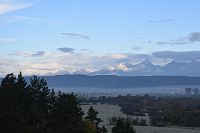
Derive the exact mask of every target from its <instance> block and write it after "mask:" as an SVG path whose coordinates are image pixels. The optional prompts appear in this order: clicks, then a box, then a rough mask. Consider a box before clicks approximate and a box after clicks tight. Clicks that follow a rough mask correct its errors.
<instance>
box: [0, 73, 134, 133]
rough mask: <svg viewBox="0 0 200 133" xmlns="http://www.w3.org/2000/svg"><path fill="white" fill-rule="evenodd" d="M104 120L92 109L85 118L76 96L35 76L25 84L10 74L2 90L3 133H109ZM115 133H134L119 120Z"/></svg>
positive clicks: (0, 126) (0, 122) (0, 127)
mask: <svg viewBox="0 0 200 133" xmlns="http://www.w3.org/2000/svg"><path fill="white" fill-rule="evenodd" d="M101 122H102V120H101V119H100V118H98V112H97V111H96V110H95V109H94V108H93V107H92V106H91V107H90V108H89V110H88V112H87V114H86V116H85V117H84V113H83V111H82V108H81V107H80V101H79V100H78V98H77V96H76V95H75V94H73V93H70V94H66V93H63V92H61V91H58V92H55V91H54V90H53V89H49V87H48V84H47V82H46V81H45V80H44V79H43V78H40V77H37V76H33V77H31V78H30V81H28V82H27V81H26V80H25V78H24V77H23V76H22V73H19V74H18V75H17V77H16V76H15V75H14V74H12V73H11V74H8V75H6V76H5V78H3V79H2V81H1V86H0V132H1V133H106V132H107V129H106V128H105V126H102V127H100V126H99V123H101ZM112 133H135V130H134V128H133V127H132V125H131V124H130V123H129V122H128V121H125V120H122V119H120V118H119V119H117V122H116V125H114V127H113V129H112Z"/></svg>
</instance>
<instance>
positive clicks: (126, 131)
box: [112, 118, 135, 133]
mask: <svg viewBox="0 0 200 133" xmlns="http://www.w3.org/2000/svg"><path fill="white" fill-rule="evenodd" d="M112 133H135V130H134V129H133V127H132V126H131V123H130V122H129V121H127V120H125V119H122V118H119V119H118V120H117V123H116V125H115V126H114V127H113V128H112Z"/></svg>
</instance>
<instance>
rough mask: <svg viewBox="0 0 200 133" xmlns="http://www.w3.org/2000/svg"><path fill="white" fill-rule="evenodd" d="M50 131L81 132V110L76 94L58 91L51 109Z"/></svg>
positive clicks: (58, 132) (57, 132) (62, 132)
mask: <svg viewBox="0 0 200 133" xmlns="http://www.w3.org/2000/svg"><path fill="white" fill-rule="evenodd" d="M53 112H54V113H53V120H54V121H53V124H52V129H51V130H52V131H53V132H56V133H66V132H67V133H80V132H82V124H83V123H82V116H83V112H82V109H81V107H80V105H79V102H78V100H77V98H76V95H74V94H73V93H72V94H65V93H62V92H59V93H58V96H57V97H56V102H55V109H54V111H53Z"/></svg>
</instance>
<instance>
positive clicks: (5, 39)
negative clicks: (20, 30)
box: [0, 37, 15, 43]
mask: <svg viewBox="0 0 200 133" xmlns="http://www.w3.org/2000/svg"><path fill="white" fill-rule="evenodd" d="M14 41H15V39H14V38H10V37H9V38H0V43H1V42H3V43H5V42H14Z"/></svg>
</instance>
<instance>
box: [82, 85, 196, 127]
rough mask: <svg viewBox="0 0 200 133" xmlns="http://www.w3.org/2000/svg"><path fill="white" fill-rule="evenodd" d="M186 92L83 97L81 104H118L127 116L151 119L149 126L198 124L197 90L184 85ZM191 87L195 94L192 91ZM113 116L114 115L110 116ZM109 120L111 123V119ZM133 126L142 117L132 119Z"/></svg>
mask: <svg viewBox="0 0 200 133" xmlns="http://www.w3.org/2000/svg"><path fill="white" fill-rule="evenodd" d="M185 90H186V93H187V94H186V95H180V96H165V97H164V96H151V95H135V96H132V95H129V94H128V95H126V96H122V95H119V96H116V97H110V96H108V97H106V96H100V97H98V98H97V97H90V98H82V99H81V101H84V103H90V102H92V103H93V104H96V103H102V104H105V103H106V104H111V105H118V106H120V107H121V111H122V112H123V113H125V114H126V115H129V116H145V115H148V117H149V118H150V125H151V126H157V127H169V126H178V127H200V95H199V91H197V90H198V89H196V88H195V89H191V88H186V89H185ZM192 90H194V92H196V93H192ZM113 119H116V118H113ZM111 123H112V122H111ZM131 123H132V124H133V125H138V126H145V125H147V122H146V120H145V119H143V120H142V121H139V120H137V119H133V120H131Z"/></svg>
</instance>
